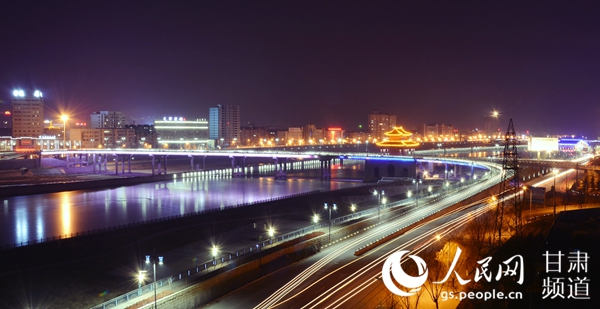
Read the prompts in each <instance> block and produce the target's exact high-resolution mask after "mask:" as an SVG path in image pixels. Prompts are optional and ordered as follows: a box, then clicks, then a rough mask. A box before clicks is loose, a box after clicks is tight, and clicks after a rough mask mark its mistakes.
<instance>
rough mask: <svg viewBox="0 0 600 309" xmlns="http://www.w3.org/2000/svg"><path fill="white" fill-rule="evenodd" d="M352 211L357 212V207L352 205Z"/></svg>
mask: <svg viewBox="0 0 600 309" xmlns="http://www.w3.org/2000/svg"><path fill="white" fill-rule="evenodd" d="M350 210H352V212H355V211H356V205H354V204H352V206H350Z"/></svg>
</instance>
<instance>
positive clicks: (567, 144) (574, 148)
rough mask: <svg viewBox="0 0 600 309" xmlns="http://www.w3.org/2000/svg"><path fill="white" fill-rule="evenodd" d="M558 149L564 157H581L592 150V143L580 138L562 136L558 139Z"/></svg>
mask: <svg viewBox="0 0 600 309" xmlns="http://www.w3.org/2000/svg"><path fill="white" fill-rule="evenodd" d="M558 151H559V152H560V154H561V155H562V156H564V157H568V158H570V157H579V156H581V155H584V154H587V153H588V152H589V151H590V145H589V144H588V142H587V141H585V140H583V139H579V138H561V139H560V140H559V141H558Z"/></svg>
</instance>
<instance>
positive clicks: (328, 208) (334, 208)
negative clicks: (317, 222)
mask: <svg viewBox="0 0 600 309" xmlns="http://www.w3.org/2000/svg"><path fill="white" fill-rule="evenodd" d="M325 209H327V210H329V243H331V209H333V210H337V205H336V204H333V207H328V206H327V203H325Z"/></svg>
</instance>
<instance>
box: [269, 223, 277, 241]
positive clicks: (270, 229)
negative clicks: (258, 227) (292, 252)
mask: <svg viewBox="0 0 600 309" xmlns="http://www.w3.org/2000/svg"><path fill="white" fill-rule="evenodd" d="M268 234H269V239H270V242H271V244H273V236H275V229H274V228H273V227H272V226H271V227H269V231H268Z"/></svg>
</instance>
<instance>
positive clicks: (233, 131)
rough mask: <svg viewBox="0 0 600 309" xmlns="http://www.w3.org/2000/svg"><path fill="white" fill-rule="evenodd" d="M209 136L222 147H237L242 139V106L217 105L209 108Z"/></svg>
mask: <svg viewBox="0 0 600 309" xmlns="http://www.w3.org/2000/svg"><path fill="white" fill-rule="evenodd" d="M208 119H209V123H210V124H209V126H210V132H209V137H210V138H211V139H213V140H216V141H217V143H218V144H219V146H220V147H235V143H236V142H237V141H239V140H240V137H241V136H240V107H239V106H237V105H220V104H219V105H217V107H211V108H210V109H209V118H208Z"/></svg>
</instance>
